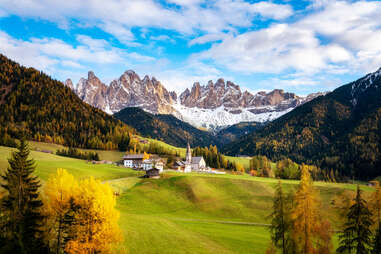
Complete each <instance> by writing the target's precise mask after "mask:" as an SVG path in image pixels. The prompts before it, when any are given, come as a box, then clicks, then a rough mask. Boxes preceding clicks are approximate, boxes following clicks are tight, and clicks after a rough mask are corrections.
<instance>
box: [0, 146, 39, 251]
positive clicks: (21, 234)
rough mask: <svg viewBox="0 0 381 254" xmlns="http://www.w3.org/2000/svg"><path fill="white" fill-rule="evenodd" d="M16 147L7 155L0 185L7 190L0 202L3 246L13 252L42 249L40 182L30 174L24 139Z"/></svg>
mask: <svg viewBox="0 0 381 254" xmlns="http://www.w3.org/2000/svg"><path fill="white" fill-rule="evenodd" d="M17 149H18V150H17V151H15V152H13V153H12V156H11V158H10V159H8V163H9V167H8V169H7V171H6V172H5V174H4V175H3V176H2V179H3V182H4V184H2V185H1V186H2V187H3V188H4V189H5V190H6V191H7V194H6V196H5V197H4V198H3V200H2V204H1V207H2V210H3V212H4V214H5V216H6V221H5V231H6V238H7V246H8V248H12V249H13V250H14V251H17V253H37V252H38V253H42V240H41V230H40V228H41V224H42V220H43V216H42V215H41V213H40V208H41V206H42V201H41V200H40V197H39V192H38V189H39V187H40V182H39V180H38V178H37V177H35V176H33V173H34V170H35V162H34V160H33V159H29V158H28V157H29V152H30V151H29V148H28V144H27V143H26V141H25V140H21V143H20V145H19V146H18V147H17Z"/></svg>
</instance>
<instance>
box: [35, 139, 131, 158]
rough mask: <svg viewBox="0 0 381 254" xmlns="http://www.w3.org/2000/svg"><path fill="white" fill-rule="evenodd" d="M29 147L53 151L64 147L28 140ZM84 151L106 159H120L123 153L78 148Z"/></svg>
mask: <svg viewBox="0 0 381 254" xmlns="http://www.w3.org/2000/svg"><path fill="white" fill-rule="evenodd" d="M29 144H30V147H31V149H32V150H48V151H52V152H53V153H55V152H56V151H57V150H58V149H63V148H66V147H64V146H62V145H57V144H51V143H43V142H35V141H29ZM79 150H81V151H85V152H89V151H91V152H97V153H98V154H99V158H100V159H101V160H107V161H114V162H115V161H120V160H121V159H122V157H123V155H124V152H120V151H107V150H95V149H79Z"/></svg>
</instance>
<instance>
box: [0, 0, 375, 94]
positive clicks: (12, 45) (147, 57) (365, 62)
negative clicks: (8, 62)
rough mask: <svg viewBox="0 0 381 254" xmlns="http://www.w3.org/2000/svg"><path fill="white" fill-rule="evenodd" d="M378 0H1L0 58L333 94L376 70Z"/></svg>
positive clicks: (62, 69)
mask: <svg viewBox="0 0 381 254" xmlns="http://www.w3.org/2000/svg"><path fill="white" fill-rule="evenodd" d="M380 13H381V2H380V1H333V0H332V1H330V0H305V1H286V0H284V1H243V0H210V1H207V0H160V1H159V0H157V1H155V0H124V1H123V0H108V1H102V0H83V1H78V0H65V1H60V0H18V1H14V0H0V52H1V53H3V54H5V55H6V56H8V57H10V58H12V59H14V60H16V61H18V62H20V63H22V64H24V65H26V66H33V67H35V68H38V69H40V70H43V71H44V72H46V73H48V74H49V75H51V76H52V77H54V78H57V79H59V80H62V81H64V80H65V79H66V78H71V79H72V80H73V82H74V83H77V81H78V80H79V78H81V77H86V76H87V72H88V71H89V70H93V71H94V72H95V74H96V75H97V76H98V77H99V78H100V79H101V80H102V81H104V82H105V83H106V84H108V83H109V82H110V81H111V80H112V79H115V78H118V77H119V76H120V75H121V74H122V73H123V72H124V71H126V70H129V69H132V70H135V71H136V72H137V73H138V74H139V75H140V76H141V77H143V76H144V75H146V74H148V75H149V76H155V77H156V78H157V79H158V80H160V81H161V82H162V83H163V84H164V85H165V86H166V87H167V88H168V89H169V90H175V91H177V92H181V91H183V90H184V89H185V88H187V87H191V86H192V84H193V83H194V82H196V81H199V82H201V83H202V84H205V83H206V82H207V81H208V80H214V81H215V80H216V79H217V78H219V77H223V78H224V79H225V80H231V81H233V82H235V83H236V84H238V85H240V86H241V88H242V89H248V90H249V91H252V92H256V91H260V90H271V89H275V88H279V89H284V90H286V91H291V92H295V93H297V94H300V95H305V94H308V93H311V92H317V91H327V90H332V89H334V88H335V87H337V86H339V85H342V84H344V83H346V82H349V81H352V80H354V79H356V78H359V77H361V76H363V75H364V74H366V73H368V72H372V71H376V70H377V69H378V68H380V67H381V19H380V17H379V16H380Z"/></svg>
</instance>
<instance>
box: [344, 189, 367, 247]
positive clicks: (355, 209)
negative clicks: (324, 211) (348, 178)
mask: <svg viewBox="0 0 381 254" xmlns="http://www.w3.org/2000/svg"><path fill="white" fill-rule="evenodd" d="M354 201H355V203H354V204H353V205H352V206H351V207H350V208H349V211H348V214H347V222H346V223H345V224H344V227H345V228H344V231H343V232H342V233H341V235H340V236H339V238H340V246H339V248H338V249H337V252H339V253H355V254H369V253H370V246H371V244H372V232H371V230H370V227H371V225H372V223H373V222H372V218H371V216H372V214H371V212H370V211H369V209H368V207H367V203H366V201H365V200H364V199H363V198H362V197H361V190H360V187H359V186H357V192H356V197H355V199H354Z"/></svg>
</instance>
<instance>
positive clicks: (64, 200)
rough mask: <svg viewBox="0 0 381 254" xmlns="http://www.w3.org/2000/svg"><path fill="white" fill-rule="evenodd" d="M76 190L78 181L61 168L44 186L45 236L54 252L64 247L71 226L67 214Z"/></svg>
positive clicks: (59, 251)
mask: <svg viewBox="0 0 381 254" xmlns="http://www.w3.org/2000/svg"><path fill="white" fill-rule="evenodd" d="M77 190H78V182H77V181H76V180H75V178H74V177H73V176H72V175H71V174H69V173H68V172H67V171H66V170H65V169H62V168H60V169H57V173H56V174H55V175H53V176H51V177H50V178H49V180H48V181H47V182H46V184H45V186H44V194H45V195H44V197H45V200H44V201H45V202H44V212H45V213H46V219H47V222H46V224H45V227H46V230H45V233H46V236H45V238H46V241H47V242H48V243H49V246H50V249H51V250H52V251H53V252H54V253H63V251H64V249H65V239H66V237H67V234H68V232H69V230H70V227H71V225H70V222H68V221H67V216H68V214H69V213H70V211H71V204H72V200H73V197H74V196H76V194H75V192H76V191H77Z"/></svg>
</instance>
